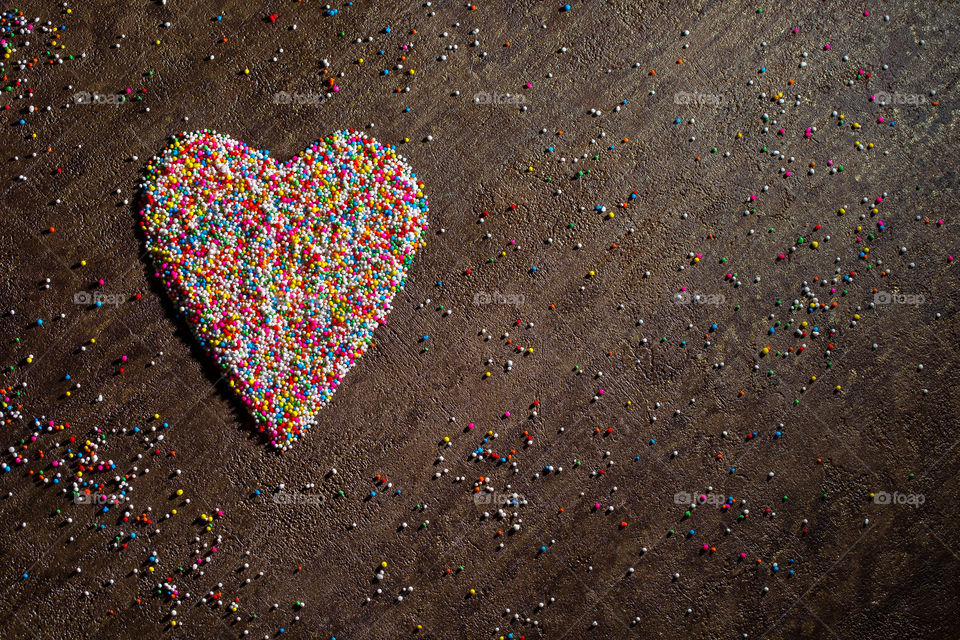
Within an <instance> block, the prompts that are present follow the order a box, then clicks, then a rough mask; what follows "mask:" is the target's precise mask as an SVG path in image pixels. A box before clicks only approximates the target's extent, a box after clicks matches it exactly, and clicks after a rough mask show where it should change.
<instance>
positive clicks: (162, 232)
mask: <svg viewBox="0 0 960 640" xmlns="http://www.w3.org/2000/svg"><path fill="white" fill-rule="evenodd" d="M143 202H144V206H143V209H142V210H141V212H140V215H141V218H140V222H141V226H142V227H143V230H144V232H145V234H146V237H147V248H148V250H149V252H150V253H151V254H152V258H153V262H154V265H155V267H156V275H157V277H158V278H159V279H160V280H161V281H162V282H163V283H164V285H165V286H166V288H167V291H168V292H169V293H170V295H171V296H172V298H173V300H174V301H175V303H176V304H177V305H179V308H180V312H181V313H183V314H184V316H185V317H186V319H187V322H188V324H189V325H190V327H191V329H192V331H193V333H194V335H195V336H196V338H197V339H198V340H199V342H200V344H201V345H202V346H203V347H204V348H205V349H206V350H207V351H208V352H209V353H210V354H211V355H212V357H213V358H214V360H215V361H216V362H217V364H218V365H220V367H221V368H223V369H224V372H225V374H226V376H227V378H228V379H229V384H230V385H231V387H232V388H233V389H234V390H235V392H236V393H237V395H238V396H239V397H240V399H241V401H242V402H243V403H244V404H245V405H247V407H248V408H249V410H250V413H251V415H252V417H253V419H254V421H255V422H256V424H257V425H258V427H259V429H260V431H261V432H263V433H265V434H266V436H267V438H268V439H269V441H270V442H271V444H273V445H275V446H277V447H280V448H282V449H286V448H287V447H289V446H290V444H291V443H292V442H293V441H294V440H296V439H298V438H299V437H300V436H301V435H302V434H303V432H304V430H305V429H306V428H308V427H309V426H311V424H312V423H313V421H314V417H315V415H316V414H317V412H318V411H319V410H320V409H321V408H322V407H323V406H324V405H326V404H327V403H328V402H329V401H330V399H331V397H332V396H333V393H334V391H336V389H337V387H338V386H339V385H340V383H341V381H342V380H343V377H344V376H345V375H346V373H347V372H348V371H349V370H350V368H351V367H353V366H354V365H355V364H356V363H357V361H358V359H359V358H360V356H361V355H363V353H364V352H365V351H366V350H367V349H368V348H369V347H371V346H372V345H373V341H372V338H373V332H374V330H375V329H376V328H377V326H378V325H379V324H380V323H382V322H384V321H385V319H386V316H387V314H388V313H389V312H390V309H391V306H390V302H391V300H392V299H393V296H394V295H395V294H396V293H397V292H398V291H399V290H400V289H401V288H402V287H403V284H404V282H405V279H406V273H407V269H408V268H409V266H410V264H411V262H412V261H413V258H414V255H415V254H416V252H417V251H418V250H419V249H420V248H421V247H423V246H424V245H425V244H426V240H425V239H424V238H423V233H424V231H425V229H426V227H427V220H426V214H427V205H428V203H427V199H426V197H425V196H424V194H423V183H422V182H420V181H419V180H418V179H417V177H416V175H415V174H414V173H413V172H412V171H411V169H410V166H409V165H408V164H407V163H406V161H405V159H404V158H403V157H402V156H399V155H397V153H396V151H395V148H394V147H393V146H388V145H383V144H380V143H378V142H377V141H376V140H374V139H372V138H369V137H367V136H364V135H362V134H360V133H355V132H353V130H350V131H341V132H337V133H334V134H332V135H329V136H327V137H326V138H324V139H322V140H319V141H317V142H315V143H313V144H311V145H310V146H309V147H307V149H306V150H305V151H304V152H303V153H302V154H300V155H299V156H295V157H294V158H292V159H291V160H290V161H289V162H287V163H285V164H279V163H277V162H276V161H274V160H273V159H272V158H271V157H270V154H269V152H268V151H258V150H256V149H252V148H250V147H248V146H247V145H246V144H244V143H243V142H239V141H237V140H233V139H232V138H230V137H228V136H225V135H223V134H218V133H217V132H215V131H207V130H205V131H197V132H194V133H184V134H181V136H179V137H177V138H175V139H174V141H173V143H172V144H171V145H170V146H169V147H168V148H167V149H166V150H165V151H164V152H163V154H162V155H160V156H158V157H156V158H154V159H153V160H152V161H151V162H150V163H149V164H148V165H147V177H146V179H145V181H144V184H143Z"/></svg>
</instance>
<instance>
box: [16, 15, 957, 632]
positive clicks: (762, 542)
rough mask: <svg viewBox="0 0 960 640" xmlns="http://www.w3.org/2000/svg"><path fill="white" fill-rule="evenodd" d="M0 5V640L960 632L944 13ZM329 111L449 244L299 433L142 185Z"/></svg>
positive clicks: (296, 132) (953, 179)
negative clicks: (187, 265)
mask: <svg viewBox="0 0 960 640" xmlns="http://www.w3.org/2000/svg"><path fill="white" fill-rule="evenodd" d="M5 4H6V5H7V6H8V7H9V6H10V3H5ZM6 11H7V13H5V14H4V22H3V26H4V33H3V39H4V40H5V44H4V45H0V46H2V47H5V49H6V53H7V54H8V55H7V56H6V57H5V58H4V59H3V63H4V67H3V85H2V86H3V90H2V92H0V104H2V105H3V106H2V108H3V109H4V111H3V112H2V113H3V121H2V134H0V136H2V148H3V154H2V155H3V164H2V169H0V179H2V185H0V186H2V195H0V206H2V213H0V215H2V219H0V277H2V281H3V288H2V298H0V336H2V338H3V346H2V347H0V356H2V365H3V373H2V377H0V386H2V388H3V394H2V395H3V400H4V404H3V407H2V413H3V416H2V424H3V426H2V442H3V446H4V448H5V449H4V454H3V460H2V464H3V465H4V473H2V474H0V515H2V518H0V523H2V526H0V637H3V638H38V639H58V638H77V637H83V638H92V637H97V638H161V637H166V638H175V637H184V638H243V637H250V638H256V637H260V638H274V637H278V636H279V635H280V634H281V633H282V634H283V635H287V636H292V637H294V638H301V637H302V638H332V637H336V638H340V639H350V640H359V639H370V640H375V639H388V638H406V637H410V638H507V637H512V638H521V637H525V638H552V639H560V638H581V637H586V638H644V639H646V638H716V639H721V638H722V639H732V638H743V637H749V638H843V639H846V638H947V637H956V634H957V630H956V629H957V622H958V621H957V617H958V616H957V611H958V606H960V591H958V590H957V588H956V574H957V570H958V568H960V567H958V564H960V560H958V554H960V531H958V528H957V524H956V523H957V518H958V516H960V509H958V507H957V504H958V503H957V496H958V495H960V484H958V479H957V478H958V472H960V446H958V438H960V432H958V429H957V427H958V407H960V387H958V386H957V385H956V384H955V379H954V378H955V376H956V374H957V356H956V354H957V349H958V346H960V331H958V328H957V327H958V324H957V320H958V316H957V308H958V303H960V293H958V291H960V289H958V285H960V278H958V276H957V271H956V268H957V267H956V261H954V260H952V256H954V255H955V254H956V253H957V251H958V248H960V247H958V241H957V234H956V232H955V231H954V230H953V227H954V226H955V225H956V224H957V220H956V219H955V218H954V216H955V215H956V211H957V205H958V192H957V169H958V166H960V165H958V159H960V158H958V153H957V140H958V138H960V129H958V115H957V114H958V111H957V100H958V96H957V80H958V68H960V63H958V59H957V56H958V53H957V51H958V47H957V44H958V24H960V5H958V4H957V3H955V2H946V1H944V2H881V1H879V0H870V1H867V2H862V3H849V2H842V1H838V2H828V1H824V2H813V1H806V2H797V1H793V0H791V1H785V2H778V3H767V2H759V3H747V2H742V1H739V0H732V1H729V2H722V3H721V2H715V1H700V2H668V3H653V2H626V1H624V0H611V1H608V2H601V1H599V0H586V1H584V2H576V3H574V4H572V6H570V8H569V10H566V8H565V7H564V5H563V4H562V3H557V2H535V1H532V0H518V1H516V2H513V1H511V2H507V1H505V0H500V1H491V0H478V1H477V3H476V4H475V5H471V4H469V3H466V4H465V3H462V2H453V1H446V0H437V1H435V2H433V4H432V6H431V5H430V3H423V2H407V1H405V0H401V1H400V2H383V3H379V2H371V1H369V0H356V1H355V2H353V3H349V4H347V3H338V4H333V5H329V7H325V5H323V4H322V3H321V2H318V1H317V0H304V1H302V2H292V1H290V0H277V1H271V2H266V1H264V0H247V1H244V2H237V1H234V0H224V1H223V2H210V1H208V0H199V1H193V0H183V1H181V0H168V1H167V2H166V3H165V4H162V3H159V2H151V1H148V0H134V1H129V2H127V1H124V2H119V1H117V2H109V1H105V0H92V1H90V2H85V3H73V2H70V3H69V4H60V3H53V2H45V3H41V2H37V1H35V0H30V1H28V2H25V3H22V4H21V5H20V6H19V7H18V8H17V9H16V10H13V9H8V10H6ZM20 11H22V15H19V14H18V12H20ZM866 14H869V15H866ZM888 14H889V19H886V18H885V16H887V15H888ZM24 18H27V19H29V24H30V25H32V28H31V29H30V30H29V31H27V30H26V25H25V24H23V23H22V20H23V19H24ZM35 18H37V19H39V21H35V20H34V19H35ZM48 21H49V24H48ZM167 23H168V24H167ZM61 26H65V27H66V29H65V30H64V29H62V28H61ZM54 27H56V28H57V30H56V31H53V28H54ZM294 27H295V28H294ZM158 41H159V43H158ZM54 43H55V44H54ZM281 50H282V51H281ZM71 56H72V57H71ZM361 59H362V62H361ZM247 71H249V73H248V72H247ZM385 71H389V73H388V74H387V73H385ZM414 72H415V73H414ZM334 88H336V89H337V90H334ZM841 116H843V117H842V118H841ZM881 118H882V120H881ZM347 128H354V129H357V130H362V131H363V132H365V133H367V134H368V135H373V136H375V137H376V138H377V139H378V140H381V141H383V142H385V143H389V144H396V145H397V148H398V149H399V151H400V153H401V154H402V155H403V156H404V157H405V158H406V159H407V161H408V162H409V163H410V164H411V165H412V166H413V168H414V170H415V171H416V172H417V175H418V176H419V177H420V178H421V179H422V180H423V182H424V183H425V190H426V193H427V196H428V199H429V201H430V214H429V220H430V227H429V230H428V232H427V246H426V247H425V248H424V249H423V250H422V251H421V252H420V253H419V254H418V255H417V257H416V260H415V261H414V263H413V265H412V267H411V270H410V272H409V277H408V282H407V286H406V288H405V289H404V290H403V291H402V292H401V293H400V294H399V295H398V296H397V297H396V298H395V300H394V310H393V312H392V314H391V315H390V316H389V318H388V322H387V324H385V325H383V326H381V327H380V328H379V329H377V331H376V333H375V335H374V338H375V343H376V344H375V347H374V348H373V349H371V350H370V351H369V352H368V353H367V354H366V355H365V356H364V357H363V358H362V359H361V360H360V362H359V364H358V365H357V366H356V368H354V369H353V370H352V371H351V372H350V373H349V374H348V375H347V377H346V379H345V381H344V383H343V384H342V385H341V387H340V388H339V390H338V391H337V393H336V394H335V396H334V399H333V401H332V402H331V404H330V405H328V406H327V407H326V408H324V409H323V410H322V412H321V413H320V414H319V416H318V417H317V424H316V426H314V427H313V428H312V429H311V430H310V431H309V432H308V433H307V434H306V435H305V436H304V437H303V438H302V439H301V440H300V441H299V442H298V443H297V444H296V445H295V446H294V447H292V448H291V449H290V450H289V451H286V452H284V453H278V452H277V451H275V450H273V449H271V448H270V446H269V445H267V444H266V443H265V442H264V441H263V438H262V437H261V435H260V434H259V433H258V432H257V430H256V428H255V427H253V426H252V425H251V423H250V420H249V418H248V417H247V416H246V414H245V412H244V409H243V406H242V405H241V404H240V403H238V402H237V400H236V399H235V398H234V397H233V396H232V395H231V392H230V389H229V386H228V384H227V381H226V380H224V379H223V377H222V375H221V372H220V370H218V368H217V367H216V366H214V365H212V364H211V363H210V361H209V359H208V358H207V357H206V355H205V354H204V353H203V351H202V349H201V348H200V346H199V345H198V344H197V342H196V341H195V340H194V339H193V338H192V336H191V334H190V332H189V330H188V327H187V326H186V324H185V322H184V320H183V319H182V318H179V317H177V312H176V309H175V308H174V305H172V304H171V303H170V302H169V301H168V299H167V296H166V294H165V292H164V291H163V289H162V287H161V286H160V285H159V284H158V283H157V281H156V280H155V279H154V277H153V273H154V269H153V268H152V265H151V264H150V262H149V259H148V258H147V257H146V256H145V247H144V238H143V236H142V233H141V232H140V230H139V218H138V207H137V194H138V185H139V183H140V180H141V179H142V175H143V171H144V168H145V166H146V163H147V161H148V160H149V159H150V158H151V157H153V156H154V155H156V154H159V153H161V152H162V151H163V149H164V148H166V146H167V145H168V144H169V140H170V136H172V135H175V134H177V133H179V132H181V131H193V130H196V129H213V130H216V131H219V132H223V133H225V134H228V135H230V136H231V137H234V138H237V139H240V140H243V141H245V142H247V143H248V144H249V145H251V146H252V147H255V148H260V149H269V150H271V152H272V153H273V154H274V155H275V156H276V157H278V158H280V159H284V160H285V159H287V158H290V157H291V156H293V155H295V154H297V153H298V152H299V151H300V150H301V149H303V148H304V147H305V146H307V145H308V144H309V143H310V142H311V141H313V140H315V139H317V138H318V137H321V136H323V135H325V134H327V133H329V132H332V131H336V130H341V129H347ZM841 209H843V213H841ZM611 214H612V215H611ZM99 280H103V284H102V285H101V284H99V282H98V281H99ZM78 296H79V297H78ZM84 296H91V298H90V299H91V300H94V299H97V298H95V297H94V296H100V298H99V299H100V300H101V302H104V304H102V306H100V307H96V306H95V305H91V304H88V303H85V298H84ZM811 305H812V306H811ZM9 310H12V311H14V312H15V313H13V314H11V313H9ZM448 311H449V312H450V313H447V312H448ZM39 319H42V320H43V323H42V324H39V323H38V322H37V321H38V320H39ZM426 336H429V338H428V339H425V337H426ZM531 348H532V352H530V351H529V349H531ZM487 372H490V375H489V376H487V375H486V373H487ZM67 376H69V379H67ZM507 413H509V417H508V416H507ZM155 416H156V417H155ZM470 425H472V428H471V426H470ZM161 436H162V439H161ZM446 437H449V439H450V440H449V443H447V442H446V441H445V440H444V438H446ZM93 455H96V456H97V457H96V460H94V458H93ZM334 469H335V470H336V472H335V473H334V472H333V470H334ZM438 474H439V475H438ZM180 490H182V492H183V493H182V494H179V493H178V492H179V491H180ZM372 492H375V495H374V494H373V493H372ZM101 494H102V495H105V496H107V500H108V501H110V503H109V504H107V505H106V506H107V507H108V508H107V509H104V505H92V504H88V503H85V501H87V500H89V498H88V497H87V496H94V497H95V496H97V495H101ZM76 495H79V496H81V498H80V499H79V503H78V500H77V498H76ZM113 500H116V501H117V502H116V503H115V504H114V503H113ZM691 503H694V504H696V507H695V508H694V507H691ZM174 510H176V512H177V513H176V515H173V513H172V512H173V511H174ZM404 523H406V526H404ZM134 534H135V537H134ZM214 548H215V549H216V550H215V551H214ZM384 562H386V563H387V564H386V566H384V565H383V564H382V563H384ZM78 569H79V571H78ZM791 572H792V573H791ZM281 630H282V631H281ZM509 634H512V636H510V635H509Z"/></svg>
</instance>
